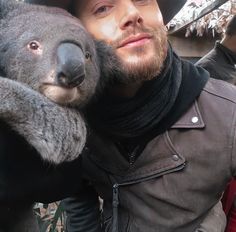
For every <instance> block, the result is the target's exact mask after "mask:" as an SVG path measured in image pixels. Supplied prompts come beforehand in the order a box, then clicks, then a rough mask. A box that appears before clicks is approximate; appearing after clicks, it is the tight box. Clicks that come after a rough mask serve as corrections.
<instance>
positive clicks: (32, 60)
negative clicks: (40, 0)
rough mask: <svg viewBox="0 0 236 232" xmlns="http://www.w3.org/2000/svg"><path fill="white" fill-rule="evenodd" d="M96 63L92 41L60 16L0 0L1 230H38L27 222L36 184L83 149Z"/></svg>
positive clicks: (40, 195)
mask: <svg viewBox="0 0 236 232" xmlns="http://www.w3.org/2000/svg"><path fill="white" fill-rule="evenodd" d="M98 60H99V59H98V55H97V52H96V46H95V42H94V41H93V39H92V38H91V37H90V35H89V34H88V33H87V32H86V30H85V29H84V28H83V26H82V25H81V23H80V21H79V20H78V19H77V18H75V17H73V16H71V15H70V14H69V13H67V12H66V11H64V10H62V9H59V8H49V7H45V6H37V5H31V4H27V3H22V2H16V1H13V0H0V99H1V104H0V231H1V229H2V230H3V231H7V232H13V231H17V232H20V231H24V232H25V231H32V232H36V231H37V229H36V228H35V227H34V225H33V223H31V222H29V221H31V220H32V217H31V216H32V213H30V212H32V204H33V203H34V201H37V200H38V199H44V196H43V194H44V193H43V192H40V191H41V189H40V187H38V183H39V182H42V181H44V182H50V181H49V180H48V178H49V174H48V173H50V171H51V170H52V169H54V168H56V167H59V168H62V169H63V168H64V166H65V165H67V163H70V161H72V160H74V159H76V158H77V157H78V155H79V154H80V153H81V151H82V149H83V147H84V145H85V142H86V123H85V120H84V118H83V114H82V111H83V108H84V107H85V106H86V104H88V102H89V101H90V99H91V97H92V96H93V95H94V93H95V92H96V90H97V88H98V87H97V86H98V82H99V77H100V68H99V67H100V66H99V61H98ZM65 161H67V162H65ZM53 164H56V165H53ZM64 164H65V165H64ZM63 165H64V166H63ZM59 173H60V172H59ZM61 179H63V176H61ZM65 179H66V178H65ZM32 180H33V181H32ZM60 181H62V180H60ZM64 181H65V182H66V183H67V182H69V180H68V181H67V180H64ZM12 183H13V184H12ZM69 184H70V183H68V186H69ZM55 185H56V187H55V189H60V182H58V183H56V184H55ZM29 186H30V188H31V189H33V190H34V192H37V191H36V190H37V189H39V193H38V196H34V197H32V193H31V191H26V190H27V189H28V188H29ZM50 186H51V185H50ZM70 187H71V186H70ZM51 190H52V191H53V187H51V189H47V190H46V191H45V192H47V194H48V195H50V193H51V192H50V191H51ZM63 196H64V195H60V191H59V193H58V195H57V198H58V199H61V197H63ZM32 198H33V199H32ZM22 199H24V200H22ZM50 199H53V200H55V197H54V196H52V197H51V198H50ZM26 222H29V223H26ZM28 224H30V225H32V228H30V226H29V225H28ZM26 225H27V228H26Z"/></svg>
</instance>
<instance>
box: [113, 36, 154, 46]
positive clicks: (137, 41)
mask: <svg viewBox="0 0 236 232" xmlns="http://www.w3.org/2000/svg"><path fill="white" fill-rule="evenodd" d="M151 38H152V36H151V35H149V34H138V35H135V36H130V37H128V38H127V39H125V40H123V41H122V42H121V43H120V44H119V46H118V47H117V48H122V47H134V46H140V45H143V44H145V43H146V42H148V41H149V40H150V39H151Z"/></svg>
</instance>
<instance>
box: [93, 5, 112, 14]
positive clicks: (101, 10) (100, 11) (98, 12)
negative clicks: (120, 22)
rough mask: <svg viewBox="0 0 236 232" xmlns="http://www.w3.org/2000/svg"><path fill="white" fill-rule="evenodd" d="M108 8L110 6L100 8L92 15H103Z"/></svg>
mask: <svg viewBox="0 0 236 232" xmlns="http://www.w3.org/2000/svg"><path fill="white" fill-rule="evenodd" d="M110 8H111V7H110V6H100V7H98V8H97V9H96V10H95V12H94V14H95V15H104V14H106V13H107V12H108V11H109V10H110Z"/></svg>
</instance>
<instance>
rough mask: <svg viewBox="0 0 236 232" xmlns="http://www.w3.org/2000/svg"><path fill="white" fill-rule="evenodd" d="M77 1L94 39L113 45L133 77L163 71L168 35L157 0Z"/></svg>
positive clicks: (127, 74)
mask: <svg viewBox="0 0 236 232" xmlns="http://www.w3.org/2000/svg"><path fill="white" fill-rule="evenodd" d="M77 2H78V3H79V4H80V5H78V6H76V9H77V12H76V15H77V16H78V17H79V18H80V19H81V21H82V23H83V24H84V26H85V27H86V29H87V30H88V31H89V32H90V33H91V34H92V36H93V37H94V38H95V39H97V40H101V41H104V42H105V43H106V44H108V45H110V46H111V47H112V48H113V49H114V52H115V54H116V55H117V57H118V58H119V61H120V63H121V67H120V68H121V69H122V71H123V72H124V73H125V74H126V76H128V77H129V79H130V80H137V81H140V80H141V81H142V80H149V79H152V78H153V77H154V76H156V75H158V74H159V73H160V71H161V69H162V65H163V62H164V60H165V57H166V51H167V36H166V30H165V26H164V24H163V20H162V15H161V12H160V10H159V7H158V4H157V2H156V0H80V1H77ZM80 9H82V10H80Z"/></svg>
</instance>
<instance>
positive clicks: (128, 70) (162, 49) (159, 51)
mask: <svg viewBox="0 0 236 232" xmlns="http://www.w3.org/2000/svg"><path fill="white" fill-rule="evenodd" d="M137 33H148V34H150V35H151V36H152V39H153V41H154V43H153V44H154V46H153V47H154V52H153V54H154V55H153V56H152V57H149V58H148V59H138V60H137V61H133V62H127V61H124V60H123V59H122V58H121V57H119V56H118V54H117V52H116V49H117V47H119V44H121V42H122V41H123V40H124V39H125V38H128V37H129V36H130V35H134V34H137ZM95 42H96V48H97V53H98V57H99V61H100V70H101V78H100V89H104V88H105V87H111V86H113V85H116V84H130V83H134V82H143V81H148V80H152V79H154V78H155V77H157V76H158V75H159V74H160V73H161V71H162V69H163V66H164V61H165V59H166V55H167V48H168V42H167V34H166V29H165V26H164V25H163V26H162V27H159V28H158V29H156V30H150V29H146V28H142V29H139V30H136V31H134V30H132V31H126V32H125V33H124V34H123V35H122V36H121V37H120V38H118V39H116V40H115V41H114V42H112V43H110V44H107V43H105V42H103V41H95ZM146 46H148V45H144V46H141V47H134V48H132V50H131V51H130V53H131V54H130V55H134V56H136V57H137V58H138V57H143V56H145V54H146V52H147V50H146V49H147V47H146Z"/></svg>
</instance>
